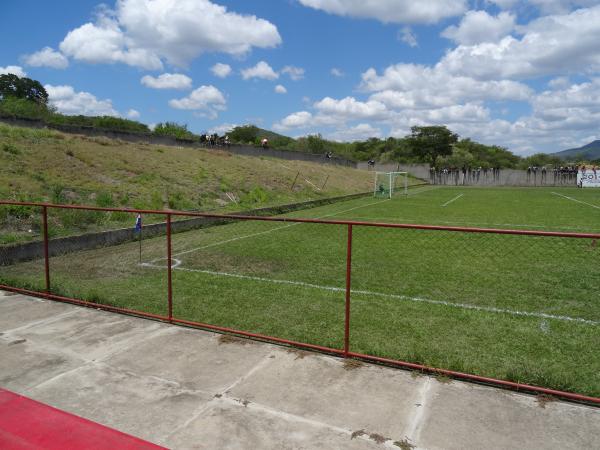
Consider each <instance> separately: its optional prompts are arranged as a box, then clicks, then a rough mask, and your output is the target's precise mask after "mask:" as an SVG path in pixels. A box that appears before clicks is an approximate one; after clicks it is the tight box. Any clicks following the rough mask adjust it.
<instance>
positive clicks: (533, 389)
mask: <svg viewBox="0 0 600 450" xmlns="http://www.w3.org/2000/svg"><path fill="white" fill-rule="evenodd" d="M0 289H1V290H6V291H12V292H18V293H21V294H26V295H30V296H34V297H42V298H48V299H51V300H57V301H60V302H65V303H72V304H75V305H81V306H87V307H92V308H97V309H102V310H106V311H112V312H118V313H122V314H128V315H134V316H139V317H147V318H150V319H157V320H161V321H165V322H172V323H175V324H180V325H186V326H190V327H195V328H202V329H207V330H214V331H220V332H225V333H232V334H237V335H240V336H246V337H249V338H253V339H260V340H263V341H267V342H274V343H277V344H285V345H291V346H294V347H299V348H306V349H309V350H316V351H319V352H324V353H331V354H334V355H339V356H345V353H344V351H343V350H339V349H335V348H329V347H323V346H320V345H313V344H306V343H303V342H296V341H291V340H288V339H281V338H277V337H273V336H267V335H263V334H258V333H250V332H247V331H241V330H235V329H233V328H227V327H219V326H216V325H210V324H205V323H200V322H193V321H189V320H182V319H176V318H173V319H172V320H169V318H168V317H165V316H160V315H156V314H150V313H144V312H141V311H135V310H130V309H125V308H118V307H115V306H108V305H102V304H100V303H93V302H86V301H82V300H77V299H74V298H69V297H62V296H59V295H54V294H46V293H43V292H36V291H30V290H27V289H20V288H14V287H12V286H6V285H2V284H0ZM347 356H349V357H351V358H358V359H362V360H365V361H370V362H375V363H381V364H386V365H392V366H397V367H402V368H406V369H411V370H418V371H421V372H427V373H432V374H437V375H444V376H448V377H452V378H457V379H463V380H468V381H474V382H478V383H485V384H489V385H493V386H500V387H504V388H509V389H513V390H517V391H525V392H530V393H537V394H546V395H553V396H555V397H560V398H563V399H568V400H573V401H578V402H584V403H589V404H593V405H600V398H597V397H590V396H586V395H581V394H576V393H573V392H564V391H557V390H554V389H548V388H543V387H539V386H532V385H528V384H521V383H515V382H512V381H506V380H499V379H496V378H488V377H482V376H479V375H473V374H468V373H462V372H456V371H453V370H446V369H437V368H434V367H429V366H424V365H421V364H415V363H409V362H405V361H398V360H394V359H388V358H381V357H378V356H372V355H365V354H362V353H355V352H348V355H347Z"/></svg>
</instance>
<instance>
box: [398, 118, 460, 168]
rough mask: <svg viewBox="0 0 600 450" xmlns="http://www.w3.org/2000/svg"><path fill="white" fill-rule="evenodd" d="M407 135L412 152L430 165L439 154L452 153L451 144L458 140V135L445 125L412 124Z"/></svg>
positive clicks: (434, 163)
mask: <svg viewBox="0 0 600 450" xmlns="http://www.w3.org/2000/svg"><path fill="white" fill-rule="evenodd" d="M410 131H411V134H410V136H408V137H407V141H408V144H409V145H410V148H411V150H412V152H413V154H414V155H415V156H416V157H418V158H419V159H421V160H422V161H426V162H429V163H430V164H431V165H432V166H435V165H436V162H437V160H438V158H439V157H440V156H449V155H451V154H452V146H453V145H454V144H456V142H458V135H457V134H455V133H453V132H452V131H450V130H449V129H448V128H446V127H445V126H427V127H419V126H414V127H412V128H411V129H410Z"/></svg>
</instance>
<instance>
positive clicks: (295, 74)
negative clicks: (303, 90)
mask: <svg viewBox="0 0 600 450" xmlns="http://www.w3.org/2000/svg"><path fill="white" fill-rule="evenodd" d="M304 72H305V71H304V69H303V68H302V67H294V66H285V67H284V68H283V69H281V73H283V74H286V75H288V76H289V77H290V78H291V79H292V80H293V81H298V80H301V79H302V78H304Z"/></svg>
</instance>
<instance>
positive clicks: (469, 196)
mask: <svg viewBox="0 0 600 450" xmlns="http://www.w3.org/2000/svg"><path fill="white" fill-rule="evenodd" d="M599 194H600V193H598V192H597V191H594V190H582V189H575V188H573V189H570V188H539V189H535V188H529V189H516V188H515V189H512V188H487V189H482V188H466V187H451V188H447V187H443V188H442V187H436V186H426V187H420V188H415V189H413V190H411V191H409V195H408V197H405V196H397V197H395V198H393V199H391V200H385V199H375V198H369V197H367V198H362V199H359V200H354V201H350V202H345V203H338V204H334V205H329V206H326V207H321V208H315V209H312V210H305V211H300V212H296V213H293V214H290V216H293V217H311V218H323V219H336V220H337V219H347V220H360V221H378V222H395V223H422V224H436V225H449V226H466V227H487V228H512V229H529V230H545V231H571V232H582V233H583V232H587V233H600V195H599ZM132 222H133V221H132ZM346 232H347V231H346V227H345V226H339V225H319V224H297V223H281V222H260V221H239V222H235V223H230V224H227V225H221V226H215V227H211V228H205V229H199V230H195V231H190V232H186V233H180V234H175V235H174V236H173V257H174V264H175V269H174V271H173V286H174V287H173V289H174V313H175V316H176V317H178V318H181V319H188V320H194V321H200V322H205V323H211V324H215V325H221V326H227V327H233V328H238V329H241V330H246V331H253V332H258V333H263V334H269V335H273V336H277V337H282V338H288V339H292V340H297V341H302V342H308V343H313V344H319V345H325V346H331V347H337V348H340V347H341V346H342V345H343V322H344V320H343V318H344V286H345V268H346V267H345V265H346V261H345V254H346ZM138 251H139V247H138V243H129V244H125V245H121V246H118V247H108V248H104V249H101V250H95V251H86V252H79V253H75V254H70V255H66V256H61V257H55V258H52V259H51V269H52V285H53V289H54V290H55V292H56V293H59V294H66V295H70V296H74V297H77V298H84V299H88V300H93V301H96V302H99V303H105V304H111V305H117V306H123V307H128V308H134V309H140V310H144V311H148V312H153V313H159V314H165V312H166V270H165V269H166V260H165V255H166V239H165V237H159V238H154V239H149V240H145V241H144V242H143V247H142V261H143V264H141V265H140V264H139V254H138ZM352 268H353V273H352V290H353V291H352V328H351V329H352V332H351V348H352V350H353V351H356V352H362V353H369V354H373V355H377V356H384V357H390V358H396V359H402V360H406V361H411V362H419V363H424V364H427V365H432V366H436V367H441V368H447V369H453V370H459V371H463V372H469V373H474V374H479V375H485V376H491V377H497V378H502V379H508V380H513V381H519V382H523V383H531V384H537V385H542V386H546V387H552V388H556V389H562V390H568V391H576V392H579V393H583V394H587V395H593V396H600V358H599V357H598V348H600V302H599V301H598V293H599V292H600V242H596V241H594V240H592V239H565V238H542V237H528V236H509V235H492V234H467V233H455V232H449V231H424V230H410V229H383V228H373V227H360V226H355V227H354V245H353V263H352ZM0 273H1V275H0V279H2V281H4V282H8V283H9V284H13V285H20V286H30V287H35V288H38V289H39V288H41V287H42V273H43V270H42V262H40V261H34V262H30V263H24V264H19V265H15V266H11V267H2V268H1V272H0Z"/></svg>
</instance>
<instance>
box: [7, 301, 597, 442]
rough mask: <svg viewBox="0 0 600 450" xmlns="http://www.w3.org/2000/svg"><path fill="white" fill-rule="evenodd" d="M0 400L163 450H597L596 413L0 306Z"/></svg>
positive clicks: (155, 327) (184, 332)
mask: <svg viewBox="0 0 600 450" xmlns="http://www.w3.org/2000/svg"><path fill="white" fill-rule="evenodd" d="M0 386H2V387H4V388H6V389H10V390H13V391H15V392H18V393H21V394H23V395H26V396H28V397H31V398H33V399H35V400H38V401H41V402H44V403H47V404H50V405H52V406H55V407H57V408H60V409H63V410H65V411H67V412H70V413H74V414H77V415H80V416H82V417H84V418H87V419H90V420H93V421H96V422H99V423H101V424H104V425H107V426H109V427H112V428H115V429H117V430H120V431H123V432H126V433H129V434H132V435H134V436H138V437H140V438H142V439H146V440H149V441H151V442H154V443H156V444H160V445H164V446H166V447H171V448H181V449H192V448H201V449H254V450H257V449H271V448H272V449H338V448H339V449H383V448H396V449H397V448H402V449H410V448H429V449H435V448H457V449H458V448H461V449H462V448H486V449H490V448H507V449H508V448H510V449H513V448H519V449H539V448H545V449H549V448H556V449H594V448H595V449H598V448H600V409H598V408H593V407H586V406H580V405H576V404H570V403H563V402H557V401H550V402H544V401H538V400H537V399H536V398H535V397H533V396H528V395H522V394H516V393H512V392H508V391H503V390H499V389H495V388H490V387H484V386H478V385H474V384H468V383H462V382H458V381H452V382H444V381H438V380H436V379H435V378H433V377H429V376H417V375H415V374H412V373H410V372H406V371H402V370H398V369H391V368H386V367H380V366H375V365H368V364H351V363H349V362H345V361H343V360H341V359H337V358H333V357H328V356H323V355H319V354H313V353H307V352H302V351H295V350H289V349H286V348H282V347H278V346H274V345H269V344H262V343H257V342H252V341H247V340H240V339H236V338H231V337H228V336H221V335H218V334H213V333H208V332H204V331H198V330H192V329H186V328H181V327H176V326H171V325H168V324H162V323H158V322H153V321H149V320H145V319H137V318H132V317H127V316H123V315H118V314H112V313H107V312H102V311H97V310H93V309H87V308H80V307H76V306H71V305H66V304H60V303H55V302H47V301H42V300H37V299H31V298H28V297H23V296H20V295H10V294H8V293H2V292H0Z"/></svg>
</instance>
